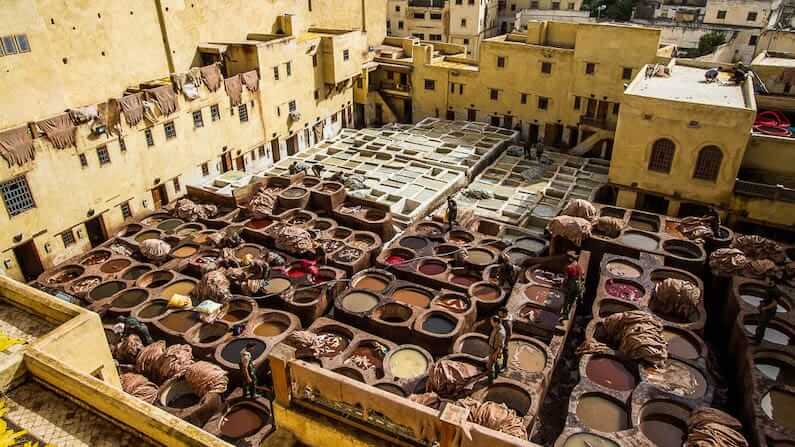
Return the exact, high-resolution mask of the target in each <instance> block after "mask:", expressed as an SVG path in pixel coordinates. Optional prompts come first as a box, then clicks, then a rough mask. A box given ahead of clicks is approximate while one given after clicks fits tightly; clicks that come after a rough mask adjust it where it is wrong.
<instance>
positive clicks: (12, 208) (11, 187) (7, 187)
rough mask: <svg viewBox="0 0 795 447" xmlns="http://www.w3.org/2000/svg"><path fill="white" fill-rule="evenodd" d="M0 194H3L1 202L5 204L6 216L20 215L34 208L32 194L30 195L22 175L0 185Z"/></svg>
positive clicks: (34, 203)
mask: <svg viewBox="0 0 795 447" xmlns="http://www.w3.org/2000/svg"><path fill="white" fill-rule="evenodd" d="M0 193H2V194H3V202H5V204H6V209H7V210H8V214H10V215H11V216H16V215H18V214H22V213H24V212H25V211H27V210H29V209H32V208H35V207H36V202H34V201H33V194H31V192H30V187H29V186H28V180H27V179H26V178H25V176H24V175H23V176H21V177H17V178H14V179H11V180H9V181H7V182H3V183H0Z"/></svg>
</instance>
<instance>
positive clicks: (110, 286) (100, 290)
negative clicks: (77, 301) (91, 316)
mask: <svg viewBox="0 0 795 447" xmlns="http://www.w3.org/2000/svg"><path fill="white" fill-rule="evenodd" d="M125 287H127V286H126V285H125V284H124V283H123V282H118V281H112V282H108V283H105V284H100V285H98V286H97V287H96V288H94V289H93V290H92V291H91V298H93V299H95V300H101V299H103V298H107V297H109V296H111V295H113V294H115V293H116V292H119V291H120V290H123V289H124V288H125Z"/></svg>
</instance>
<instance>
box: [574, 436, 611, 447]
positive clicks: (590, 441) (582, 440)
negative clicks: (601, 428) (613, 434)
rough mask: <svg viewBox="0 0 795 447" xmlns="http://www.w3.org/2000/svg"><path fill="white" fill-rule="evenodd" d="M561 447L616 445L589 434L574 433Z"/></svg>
mask: <svg viewBox="0 0 795 447" xmlns="http://www.w3.org/2000/svg"><path fill="white" fill-rule="evenodd" d="M563 447H618V444H616V443H615V442H613V441H611V440H609V439H607V438H602V437H601V436H596V435H592V434H590V433H576V434H573V435H571V436H569V438H568V439H566V443H565V444H563Z"/></svg>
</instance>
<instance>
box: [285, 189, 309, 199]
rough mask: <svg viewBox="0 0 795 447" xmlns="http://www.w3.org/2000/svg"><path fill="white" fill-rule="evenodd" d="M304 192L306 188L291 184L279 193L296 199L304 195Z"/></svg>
mask: <svg viewBox="0 0 795 447" xmlns="http://www.w3.org/2000/svg"><path fill="white" fill-rule="evenodd" d="M306 193H307V190H306V189H304V188H299V187H297V186H293V187H291V188H287V189H285V190H284V191H282V193H281V195H282V197H284V198H286V199H297V198H299V197H303V196H305V195H306Z"/></svg>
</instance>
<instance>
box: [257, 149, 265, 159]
mask: <svg viewBox="0 0 795 447" xmlns="http://www.w3.org/2000/svg"><path fill="white" fill-rule="evenodd" d="M257 152H258V153H259V158H264V157H266V156H267V152H265V146H260V147H258V148H257Z"/></svg>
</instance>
